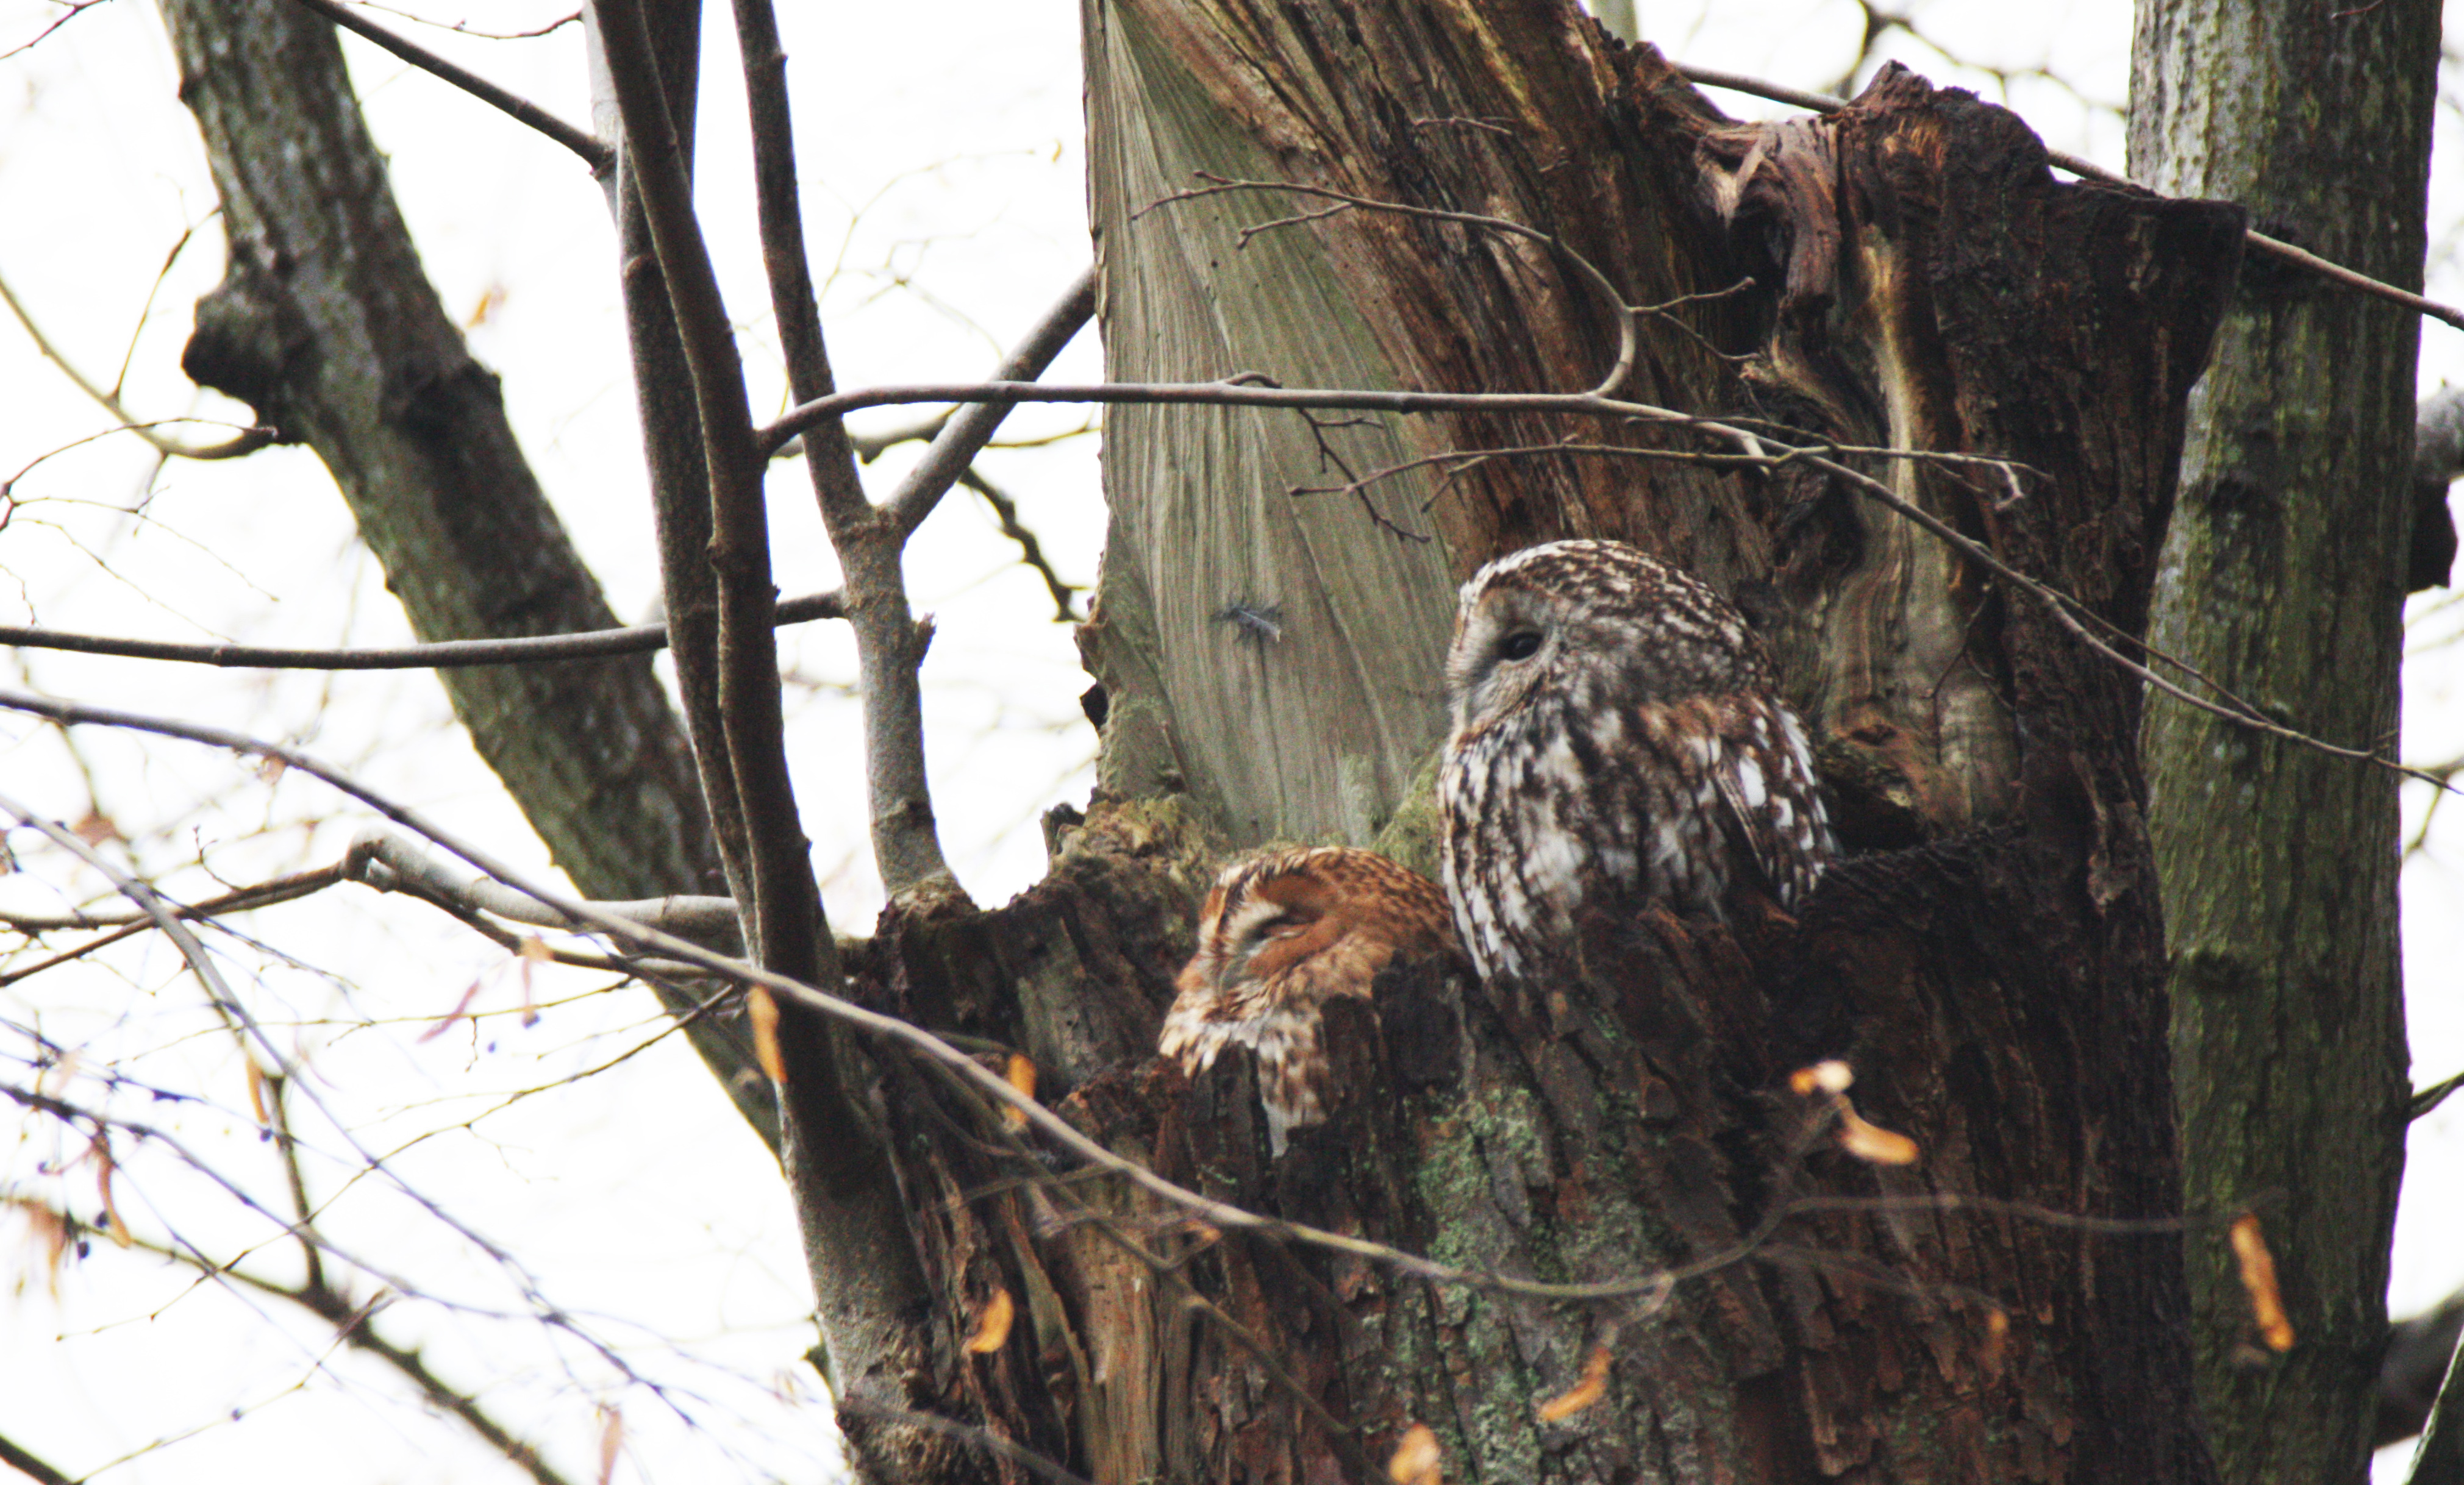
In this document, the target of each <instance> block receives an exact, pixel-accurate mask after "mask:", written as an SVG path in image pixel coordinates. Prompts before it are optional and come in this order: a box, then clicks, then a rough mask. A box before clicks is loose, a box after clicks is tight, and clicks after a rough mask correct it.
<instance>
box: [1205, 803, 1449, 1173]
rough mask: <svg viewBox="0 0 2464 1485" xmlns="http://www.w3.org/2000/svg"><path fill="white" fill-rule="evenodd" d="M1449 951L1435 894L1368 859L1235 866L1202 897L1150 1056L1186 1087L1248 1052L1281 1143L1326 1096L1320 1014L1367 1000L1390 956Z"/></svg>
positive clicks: (1288, 859)
mask: <svg viewBox="0 0 2464 1485" xmlns="http://www.w3.org/2000/svg"><path fill="white" fill-rule="evenodd" d="M1452 943H1453V935H1452V933H1451V932H1450V931H1449V930H1448V928H1447V910H1446V902H1445V896H1444V894H1443V893H1442V892H1441V891H1440V890H1439V888H1438V884H1436V883H1434V882H1431V881H1430V880H1429V879H1428V878H1426V877H1423V876H1421V875H1420V874H1419V873H1418V872H1415V871H1412V870H1409V869H1407V868H1405V867H1402V866H1398V865H1397V864H1396V863H1393V862H1391V861H1388V860H1387V859H1386V858H1385V857H1383V856H1379V855H1377V854H1375V852H1371V851H1358V850H1353V849H1351V848H1350V847H1348V846H1318V847H1315V848H1312V849H1307V850H1296V851H1274V852H1269V853H1268V854H1266V855H1264V856H1255V857H1251V858H1249V859H1248V860H1246V861H1241V862H1235V863H1232V864H1231V865H1229V866H1227V867H1225V868H1224V869H1223V873H1222V875H1221V877H1219V878H1218V879H1217V880H1216V883H1215V889H1214V890H1213V891H1211V892H1209V893H1208V894H1207V895H1206V906H1205V907H1204V909H1203V910H1202V911H1201V912H1200V913H1199V925H1198V951H1197V952H1196V953H1195V954H1193V955H1192V956H1191V957H1190V961H1189V964H1188V966H1187V967H1186V968H1184V969H1183V970H1182V971H1181V972H1180V979H1179V981H1178V987H1179V992H1180V994H1178V995H1177V997H1176V998H1175V999H1174V1001H1173V1003H1172V1010H1171V1011H1170V1012H1169V1013H1168V1014H1167V1015H1165V1016H1164V1023H1163V1037H1162V1040H1161V1043H1160V1045H1159V1046H1158V1048H1157V1050H1158V1051H1160V1052H1161V1053H1162V1054H1163V1055H1164V1056H1166V1057H1169V1058H1172V1059H1174V1060H1176V1061H1177V1062H1179V1063H1180V1065H1181V1067H1182V1069H1183V1070H1184V1071H1186V1072H1188V1073H1189V1074H1191V1075H1192V1076H1193V1077H1194V1076H1196V1075H1197V1074H1199V1073H1200V1072H1203V1071H1205V1070H1206V1068H1207V1067H1209V1066H1211V1065H1212V1064H1213V1063H1214V1061H1215V1059H1216V1057H1217V1056H1218V1055H1219V1054H1220V1053H1221V1051H1222V1050H1223V1049H1224V1048H1225V1047H1226V1046H1231V1045H1235V1044H1238V1045H1241V1046H1245V1047H1248V1048H1250V1049H1252V1050H1253V1051H1255V1052H1256V1053H1257V1055H1258V1083H1259V1091H1260V1093H1261V1095H1262V1097H1263V1100H1264V1102H1265V1105H1266V1111H1267V1113H1268V1115H1269V1116H1270V1124H1271V1126H1272V1127H1273V1128H1274V1130H1275V1133H1276V1136H1277V1142H1278V1144H1280V1140H1281V1131H1282V1128H1283V1126H1285V1125H1302V1124H1309V1123H1313V1122H1315V1121H1316V1120H1318V1119H1319V1118H1322V1117H1323V1112H1322V1110H1323V1107H1324V1103H1325V1098H1326V1095H1327V1094H1328V1092H1329V1091H1331V1090H1329V1089H1328V1087H1327V1086H1326V1083H1327V1079H1328V1077H1329V1070H1328V1068H1327V1066H1326V1059H1325V1054H1324V1051H1323V1049H1322V1047H1321V1045H1320V1040H1319V1035H1318V1028H1319V1022H1320V1019H1321V1017H1320V1015H1319V1013H1318V1007H1319V1005H1320V1004H1322V1003H1323V1002H1324V1001H1326V1000H1327V999H1328V998H1330V997H1331V996H1334V995H1354V996H1359V997H1361V998H1364V999H1365V998H1367V997H1368V995H1369V987H1370V982H1371V981H1372V980H1374V979H1375V978H1376V976H1377V972H1378V971H1379V970H1382V969H1384V968H1385V967H1386V963H1387V961H1388V960H1390V959H1392V958H1394V957H1395V955H1396V954H1397V952H1398V951H1399V952H1412V953H1418V952H1425V951H1429V950H1437V949H1441V948H1444V947H1448V946H1450V945H1451V944H1452Z"/></svg>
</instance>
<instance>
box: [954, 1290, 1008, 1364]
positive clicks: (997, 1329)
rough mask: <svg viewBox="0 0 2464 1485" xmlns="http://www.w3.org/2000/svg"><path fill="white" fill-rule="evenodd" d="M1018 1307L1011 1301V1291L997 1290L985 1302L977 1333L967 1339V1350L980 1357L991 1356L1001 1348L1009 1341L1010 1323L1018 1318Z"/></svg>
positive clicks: (978, 1319)
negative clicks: (1002, 1344)
mask: <svg viewBox="0 0 2464 1485" xmlns="http://www.w3.org/2000/svg"><path fill="white" fill-rule="evenodd" d="M1017 1314H1018V1306H1017V1305H1016V1304H1014V1303H1012V1302H1011V1301H1010V1297H1009V1291H1008V1290H1006V1289H995V1290H994V1291H993V1297H992V1298H991V1299H986V1300H985V1301H984V1308H983V1313H981V1314H979V1315H978V1316H977V1317H976V1333H975V1334H974V1335H972V1336H969V1337H968V1338H967V1349H968V1350H970V1351H972V1352H974V1353H975V1354H976V1355H978V1356H989V1355H991V1354H992V1353H993V1352H995V1351H998V1350H1000V1349H1001V1343H1003V1342H1005V1341H1007V1340H1008V1339H1009V1322H1010V1321H1011V1320H1013V1319H1014V1318H1016V1316H1017Z"/></svg>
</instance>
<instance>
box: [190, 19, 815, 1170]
mask: <svg viewBox="0 0 2464 1485" xmlns="http://www.w3.org/2000/svg"><path fill="white" fill-rule="evenodd" d="M163 12H164V17H165V21H166V23H167V24H168V26H169V28H170V31H171V35H172V40H173V43H174V45H175V47H176V48H177V49H178V53H179V57H180V66H181V97H182V99H183V100H184V101H185V102H186V103H187V105H188V108H189V111H190V112H191V113H192V114H193V115H194V116H195V117H196V120H197V123H198V127H199V130H200V131H201V133H202V134H203V136H204V139H205V143H206V153H207V158H208V160H209V164H211V167H212V171H213V178H214V186H215V189H216V191H217V193H218V194H219V196H220V198H221V201H222V207H223V213H222V217H223V223H224V229H225V233H226V237H227V241H228V243H229V257H228V264H227V267H226V269H225V276H224V279H223V282H222V283H221V284H220V285H219V286H218V287H217V288H216V289H215V290H214V291H213V292H212V293H211V294H210V295H208V296H207V297H206V298H205V299H203V300H202V301H200V302H199V304H198V306H197V329H196V333H195V334H194V336H193V337H192V338H190V340H189V343H188V347H187V353H186V355H185V357H184V358H183V365H184V366H185V367H186V369H187V372H188V374H189V375H190V376H191V377H193V378H195V379H196V380H197V381H198V382H200V383H202V384H205V385H208V386H212V387H214V388H216V389H217V390H220V391H224V392H227V393H229V394H231V396H233V397H237V398H239V399H241V400H242V401H245V402H247V403H248V404H250V405H251V406H253V407H254V408H255V409H256V414H257V417H258V419H259V421H261V422H263V423H267V424H270V425H273V426H276V427H278V428H279V429H280V430H281V436H282V437H283V439H284V440H285V441H288V442H294V443H304V444H306V445H308V446H309V447H310V448H314V449H315V450H316V451H317V453H318V456H319V458H321V459H322V460H323V461H324V463H325V466H326V468H327V469H328V470H330V471H332V473H333V475H334V479H335V483H336V484H337V485H338V486H339V487H340V488H341V491H342V494H343V497H344V499H346V500H347V501H348V502H349V504H350V507H351V512H352V514H353V516H354V518H355V519H356V520H357V521H358V523H359V529H360V534H361V535H362V537H363V539H364V540H365V541H366V542H367V544H368V547H369V549H370V550H371V551H372V552H374V553H375V555H376V557H377V559H378V561H379V562H380V563H382V564H383V566H384V568H385V581H386V586H387V587H388V588H389V589H390V590H391V591H392V592H393V593H394V595H395V596H396V597H397V598H398V599H400V600H401V601H402V604H403V609H404V612H405V613H406V614H407V616H408V618H409V620H410V623H411V628H412V630H413V631H414V632H415V633H416V634H417V635H418V636H419V638H420V639H421V640H423V641H428V640H448V639H470V638H481V637H499V636H510V635H530V634H560V633H568V632H572V631H575V630H582V629H596V628H605V627H609V626H612V625H613V624H614V623H615V622H616V619H615V617H614V615H613V613H612V612H611V611H610V610H609V608H608V606H607V602H606V600H605V598H604V597H603V596H602V594H601V592H600V589H599V585H598V582H597V580H596V579H594V578H592V576H591V575H590V573H589V571H588V569H586V568H585V567H584V566H583V563H582V559H581V557H580V556H579V554H577V553H576V552H575V551H574V549H573V546H572V543H571V541H570V540H569V539H568V538H567V537H566V535H565V533H564V529H563V527H562V525H561V523H560V522H559V521H558V519H557V516H556V513H555V512H554V511H553V510H551V509H550V508H549V506H548V503H547V500H546V497H545V495H544V494H543V493H542V492H541V491H540V490H539V484H538V481H537V480H536V479H535V478H534V477H533V476H532V474H531V472H530V470H529V467H528V465H527V464H526V463H525V462H524V461H523V459H522V456H521V450H520V448H519V447H518V445H517V443H516V441H515V439H514V435H513V430H512V428H511V426H510V425H509V424H508V423H507V422H506V419H505V413H504V405H503V402H502V399H501V397H500V395H499V393H498V391H497V387H496V381H495V376H494V375H493V374H491V373H490V372H488V371H487V370H486V369H485V368H483V367H482V366H480V365H479V364H478V363H477V362H476V361H475V360H473V359H472V358H471V355H470V352H469V351H468V349H467V348H466V347H465V346H464V344H463V341H462V338H461V335H460V332H459V331H457V330H456V329H455V328H454V325H453V323H452V321H451V319H450V318H449V317H447V316H446V314H445V312H444V308H443V306H442V305H441V304H439V303H438V301H437V297H436V294H435V291H434V290H433V289H432V288H431V287H430V286H429V282H428V280H427V278H426V276H425V275H424V273H422V272H421V269H420V265H419V258H418V254H417V252H416V251H415V250H414V248H413V247H412V244H411V241H410V236H409V232H408V230H407V228H406V227H405V226H404V223H403V220H402V216H401V213H400V211H399V209H398V208H397V207H396V206H395V204H394V200H393V195H392V191H391V188H390V186H389V185H388V184H387V181H386V177H385V164H384V160H383V158H382V157H381V156H380V155H379V154H378V152H377V149H376V146H375V144H374V142H373V141H371V140H370V139H369V137H368V134H367V129H366V126H365V124H364V122H363V120H362V119H361V116H360V112H359V106H358V103H357V100H356V99H355V98H354V97H353V95H352V93H351V90H350V85H349V79H348V77H347V76H346V74H345V71H344V68H343V63H342V57H341V49H340V47H339V46H338V45H337V43H336V41H335V38H334V34H333V28H332V27H331V26H330V25H329V24H328V23H326V22H325V21H323V20H321V19H319V18H318V17H316V16H314V15H312V14H310V13H308V12H307V11H302V10H300V9H299V8H297V7H296V6H293V5H290V4H288V3H286V0H165V3H164V6H163ZM439 678H440V679H441V680H442V681H443V683H444V685H445V688H446V692H447V694H448V696H449V697H451V700H452V703H453V709H454V712H455V714H456V715H457V716H459V717H460V718H461V719H462V721H463V724H464V725H465V726H466V727H467V728H468V729H469V730H470V732H471V737H472V741H473V744H474V745H475V746H476V747H477V749H478V751H479V754H480V756H481V757H483V758H485V759H486V760H487V762H488V764H489V766H490V767H492V768H494V769H495V771H496V774H497V776H498V777H499V778H501V779H502V780H503V781H504V783H505V787H506V789H507V790H508V791H509V792H510V793H511V794H512V795H513V797H514V799H515V801H516V802H517V804H518V805H519V806H520V807H521V809H522V812H523V815H524V817H525V818H526V819H529V820H530V822H531V825H532V827H533V828H534V829H536V830H537V831H538V832H539V837H540V839H541V840H543V841H545V842H546V843H547V846H548V849H549V851H550V853H551V855H552V856H553V857H554V858H555V860H556V863H557V864H558V865H559V866H561V867H562V868H563V869H564V870H565V872H566V874H567V875H569V876H570V877H571V878H572V879H573V881H574V884H576V885H577V886H578V887H579V888H580V889H581V890H582V891H583V893H584V894H585V895H588V896H592V897H603V898H638V897H650V896H656V895H659V894H662V893H668V892H678V891H712V890H717V889H718V888H719V873H718V861H717V855H716V851H715V847H714V845H713V842H712V840H711V834H710V827H709V822H708V817H707V816H706V815H705V813H704V811H703V808H702V801H701V796H700V792H699V789H698V787H697V785H696V780H695V777H694V773H693V758H692V755H691V753H689V752H688V750H687V748H686V746H685V740H684V737H683V735H682V733H681V732H680V731H679V730H678V728H677V726H676V722H675V717H674V715H673V713H672V712H671V710H670V709H669V706H668V702H667V697H666V695H665V694H664V693H663V692H662V691H661V690H660V688H659V686H658V683H657V680H656V679H655V677H654V676H653V675H652V674H651V670H650V664H649V659H648V657H642V656H635V657H627V658H625V659H618V660H600V661H587V662H580V663H571V664H558V665H541V666H489V667H474V668H468V669H453V670H445V671H440V672H439ZM663 994H664V997H665V998H666V999H667V1000H669V1001H670V1002H671V1004H670V1009H671V1010H677V1011H682V1010H686V1009H689V1008H690V1007H691V1006H692V1004H693V997H692V996H691V995H690V994H683V993H676V992H668V993H663ZM688 1035H689V1036H690V1037H692V1038H693V1046H694V1049H695V1050H696V1051H697V1052H699V1053H700V1054H701V1056H702V1058H703V1059H704V1060H705V1061H706V1062H707V1063H708V1064H709V1065H710V1066H711V1068H712V1071H713V1072H714V1073H715V1075H716V1076H717V1077H718V1078H719V1080H720V1082H721V1084H722V1085H723V1086H724V1087H726V1089H727V1090H728V1094H729V1096H730V1098H732V1099H733V1100H734V1101H735V1102H736V1103H737V1107H738V1108H739V1109H740V1110H741V1111H743V1113H744V1114H745V1116H746V1118H747V1119H748V1120H750V1121H751V1122H752V1123H753V1124H754V1125H755V1127H756V1128H757V1129H758V1130H760V1131H761V1132H762V1133H763V1136H764V1138H765V1139H770V1140H772V1141H773V1142H774V1143H775V1140H776V1130H777V1114H776V1112H775V1108H774V1106H773V1104H772V1102H771V1098H770V1090H769V1087H768V1085H767V1083H766V1081H764V1080H762V1079H761V1077H760V1075H759V1069H758V1068H756V1067H755V1066H754V1065H753V1059H752V1057H751V1050H750V1047H749V1045H748V1044H747V1042H746V1039H745V1037H743V1035H742V1032H741V1030H740V1029H739V1028H737V1027H736V1026H733V1025H731V1024H728V1023H723V1022H721V1021H719V1020H717V1019H716V1018H714V1017H711V1016H706V1015H705V1016H700V1017H697V1018H696V1019H695V1020H694V1022H693V1025H692V1026H691V1027H690V1028H688Z"/></svg>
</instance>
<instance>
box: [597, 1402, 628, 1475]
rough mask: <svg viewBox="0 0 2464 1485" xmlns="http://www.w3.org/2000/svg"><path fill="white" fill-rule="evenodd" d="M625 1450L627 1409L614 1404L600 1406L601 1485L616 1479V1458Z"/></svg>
mask: <svg viewBox="0 0 2464 1485" xmlns="http://www.w3.org/2000/svg"><path fill="white" fill-rule="evenodd" d="M624 1448H625V1409H621V1408H619V1407H617V1406H616V1405H615V1404H613V1403H602V1404H600V1405H599V1485H607V1482H608V1481H609V1480H612V1479H614V1478H615V1477H616V1456H617V1455H618V1454H619V1453H621V1452H624Z"/></svg>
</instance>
